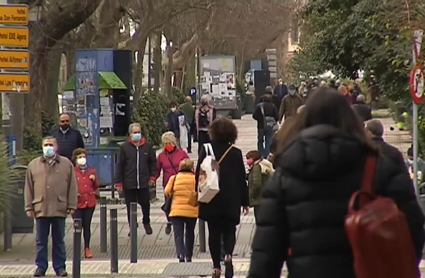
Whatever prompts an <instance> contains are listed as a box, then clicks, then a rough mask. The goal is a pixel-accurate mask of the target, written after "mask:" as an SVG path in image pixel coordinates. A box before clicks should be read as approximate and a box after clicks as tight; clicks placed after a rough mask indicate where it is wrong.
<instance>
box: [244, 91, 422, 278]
mask: <svg viewBox="0 0 425 278" xmlns="http://www.w3.org/2000/svg"><path fill="white" fill-rule="evenodd" d="M304 109H305V110H304V111H303V112H302V113H301V114H300V116H299V117H298V118H297V120H296V123H295V124H294V125H292V127H291V129H290V130H289V132H287V134H286V137H285V138H284V139H283V140H282V142H283V144H284V146H283V148H282V150H281V151H280V152H279V153H278V154H277V155H276V156H277V157H276V161H277V164H278V168H279V171H278V172H276V173H275V174H274V175H273V178H272V179H271V181H270V182H268V183H267V185H266V186H265V188H264V191H263V194H262V200H261V207H260V211H259V215H258V221H257V229H256V233H255V236H254V239H253V242H252V249H253V253H252V256H251V264H250V269H249V274H248V277H249V278H259V277H261V278H263V277H264V278H266V277H267V278H278V277H280V276H281V271H282V266H283V264H284V263H286V266H287V269H288V273H289V277H293V278H298V277H302V278H304V277H326V278H341V277H344V278H355V277H356V275H355V272H354V267H355V266H354V263H353V250H352V248H351V245H350V242H349V241H348V237H347V232H346V230H345V226H344V223H345V217H346V215H347V214H348V203H349V200H350V198H351V196H352V195H353V193H354V192H357V191H358V190H359V189H360V188H361V183H362V181H361V180H362V177H363V174H364V169H365V162H366V158H368V157H370V156H372V155H373V156H375V157H376V165H377V166H378V167H376V169H375V173H374V184H373V186H374V190H375V192H376V194H377V195H380V196H384V197H386V198H391V199H393V200H394V202H395V203H396V204H397V207H398V208H399V209H400V210H401V211H402V212H403V213H404V214H405V215H406V220H407V224H408V229H409V231H410V235H411V238H412V242H413V244H414V248H415V251H416V256H417V262H418V264H419V262H420V261H421V259H422V248H423V246H424V242H425V231H424V223H425V221H424V215H423V213H422V210H421V208H420V206H419V204H418V201H417V198H416V195H415V192H414V188H413V185H412V181H411V180H410V178H409V175H408V174H407V172H406V170H405V169H401V167H398V166H396V165H394V163H393V162H392V161H391V160H389V159H388V158H386V157H384V156H380V155H379V150H378V149H377V148H376V146H375V145H373V144H372V143H371V142H370V140H369V139H368V138H367V135H366V133H365V130H364V126H363V125H362V123H361V122H360V121H359V119H358V118H357V116H356V115H355V113H354V111H353V109H352V108H351V106H350V104H349V103H348V102H347V100H346V98H345V97H344V96H343V95H340V94H338V93H337V92H336V91H334V90H333V89H318V91H317V93H315V94H313V95H312V96H311V98H310V99H309V100H308V101H307V103H306V106H305V108H304ZM388 232H389V233H391V231H388ZM369 239H370V238H369ZM383 252H385V251H383Z"/></svg>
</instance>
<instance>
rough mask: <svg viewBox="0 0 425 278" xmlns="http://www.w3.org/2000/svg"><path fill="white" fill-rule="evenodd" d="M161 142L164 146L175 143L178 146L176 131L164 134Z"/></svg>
mask: <svg viewBox="0 0 425 278" xmlns="http://www.w3.org/2000/svg"><path fill="white" fill-rule="evenodd" d="M161 143H162V145H163V146H165V145H166V144H170V143H171V144H173V145H174V146H178V144H177V138H176V136H175V135H174V132H172V131H167V132H165V133H164V134H162V136H161Z"/></svg>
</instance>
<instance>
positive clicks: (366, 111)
mask: <svg viewBox="0 0 425 278" xmlns="http://www.w3.org/2000/svg"><path fill="white" fill-rule="evenodd" d="M353 109H354V111H355V112H356V114H357V116H358V117H359V118H360V120H361V121H362V122H366V121H369V120H371V119H372V109H371V108H370V105H367V104H366V99H365V96H364V95H358V96H357V99H356V104H354V105H353Z"/></svg>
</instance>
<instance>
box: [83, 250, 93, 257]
mask: <svg viewBox="0 0 425 278" xmlns="http://www.w3.org/2000/svg"><path fill="white" fill-rule="evenodd" d="M84 257H85V258H86V259H91V258H93V254H92V253H91V250H90V248H85V249H84Z"/></svg>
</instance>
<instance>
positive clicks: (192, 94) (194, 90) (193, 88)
mask: <svg viewBox="0 0 425 278" xmlns="http://www.w3.org/2000/svg"><path fill="white" fill-rule="evenodd" d="M196 91H197V89H196V87H192V88H190V91H189V96H191V97H194V96H196Z"/></svg>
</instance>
